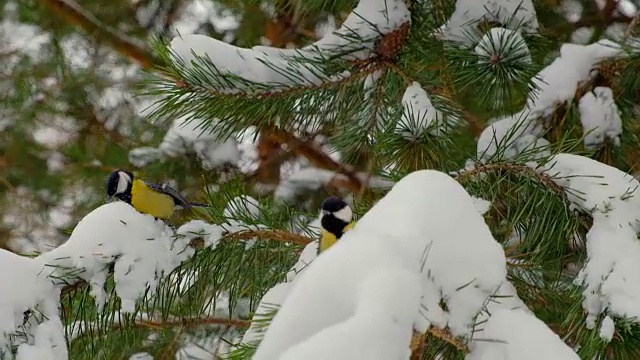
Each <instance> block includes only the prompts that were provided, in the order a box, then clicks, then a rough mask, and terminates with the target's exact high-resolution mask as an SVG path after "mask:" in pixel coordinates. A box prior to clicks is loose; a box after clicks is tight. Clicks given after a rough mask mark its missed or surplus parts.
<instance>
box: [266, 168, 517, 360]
mask: <svg viewBox="0 0 640 360" xmlns="http://www.w3.org/2000/svg"><path fill="white" fill-rule="evenodd" d="M425 258H426V260H425ZM423 262H424V263H423ZM385 272H386V273H388V274H390V275H389V276H396V275H398V276H399V274H400V273H402V274H404V275H403V277H404V278H405V279H409V278H410V276H408V275H407V274H412V275H413V276H416V281H417V283H416V282H414V281H410V283H411V284H412V285H411V286H409V285H408V284H409V283H405V284H398V285H397V288H396V290H395V291H396V292H395V293H394V298H395V299H396V301H397V303H396V304H393V306H392V305H391V304H388V303H387V301H388V298H385V297H383V296H378V297H377V298H376V299H371V300H370V301H371V303H369V304H364V303H362V302H361V300H360V299H361V296H362V291H365V292H366V291H369V290H363V289H364V288H367V289H368V288H369V286H371V289H374V288H375V287H376V286H377V287H378V290H379V291H384V290H383V289H384V288H385V287H386V286H389V284H388V283H389V282H388V281H386V279H385V276H384V275H383V274H384V273H385ZM505 275H506V264H505V257H504V253H503V251H502V248H501V246H500V245H499V244H498V243H497V242H496V241H495V240H494V239H493V237H492V235H491V233H490V231H489V229H488V227H487V225H486V224H485V223H484V219H483V218H482V216H481V215H480V214H479V212H478V209H477V207H476V205H475V203H474V201H473V199H472V198H471V196H469V194H468V193H467V192H466V191H465V190H464V189H463V188H462V186H461V185H460V184H458V183H457V182H456V181H455V180H453V179H452V178H451V177H449V176H448V175H446V174H443V173H440V172H437V171H433V170H422V171H417V172H414V173H411V174H409V175H407V176H406V177H405V178H403V179H402V180H401V181H400V182H398V183H397V184H396V185H395V186H394V187H393V188H392V189H391V191H389V193H388V194H387V195H386V196H385V197H383V198H382V199H381V200H380V201H378V202H377V203H376V205H374V207H373V208H372V209H371V210H369V212H368V213H366V214H365V215H364V216H363V217H362V218H361V219H360V220H359V221H358V225H357V226H356V227H355V228H353V229H351V230H349V231H348V232H347V233H346V234H345V235H344V237H343V238H342V239H341V241H339V242H338V243H337V244H336V245H334V246H333V247H332V248H331V249H329V250H328V251H326V252H325V253H323V255H322V256H320V257H318V258H317V259H315V260H314V261H313V262H312V263H311V265H309V266H308V267H307V268H306V269H305V271H304V272H302V273H301V274H299V275H298V277H297V278H296V281H295V284H294V286H293V289H291V293H290V294H289V295H288V296H287V297H286V299H285V301H284V303H283V304H282V307H281V308H280V310H279V312H278V314H277V315H276V317H275V318H274V319H273V321H272V323H271V325H270V327H269V329H268V330H267V332H266V334H265V336H264V339H263V341H262V343H261V345H260V347H259V348H258V350H257V352H256V354H255V357H254V359H256V360H260V359H272V358H277V357H278V356H281V355H282V356H285V357H286V356H293V355H294V354H308V351H311V350H313V349H315V351H318V352H320V351H322V352H328V351H332V353H331V355H332V356H333V358H334V359H343V358H344V359H347V358H351V357H349V356H350V355H352V352H351V351H353V348H351V347H350V345H349V343H345V342H343V341H341V340H340V338H343V337H344V335H343V333H342V331H344V329H358V331H359V332H360V333H361V334H360V335H361V336H362V337H363V338H365V337H366V336H367V334H368V335H370V336H369V346H371V347H372V354H376V353H380V354H385V356H386V357H384V358H386V359H388V358H393V356H395V357H403V356H406V355H407V351H408V348H407V347H408V345H409V337H406V338H405V334H407V333H410V330H411V328H412V326H411V324H412V323H413V322H417V321H419V322H420V323H421V324H422V326H421V327H425V326H428V325H429V324H438V325H442V326H444V325H448V327H449V329H450V330H451V332H452V333H453V334H455V335H460V336H465V335H466V336H469V335H470V334H471V331H472V327H473V322H474V320H473V319H474V317H475V316H476V315H477V314H478V312H479V311H480V310H482V308H483V307H484V304H485V302H486V301H487V300H488V298H489V297H490V296H491V295H492V294H493V293H495V292H496V291H497V290H498V289H499V287H500V286H501V285H502V284H503V283H504V282H505ZM383 279H384V280H383ZM406 281H409V280H406ZM365 284H366V285H365ZM417 284H420V287H422V290H420V289H418V288H417ZM429 289H430V291H428V290H429ZM416 290H419V291H418V292H416ZM371 291H374V290H371ZM387 291H388V290H387ZM416 294H417V295H416ZM422 294H428V295H430V296H426V297H425V298H424V299H423V300H422V302H423V303H424V302H425V301H426V302H427V303H429V304H430V305H431V306H432V307H433V309H432V308H430V309H429V310H430V312H429V313H428V314H426V318H422V319H421V320H418V316H417V313H414V310H416V309H414V308H413V306H414V305H415V304H416V303H415V302H414V300H415V299H414V297H416V296H417V297H420V296H421V295H422ZM441 299H442V300H443V301H444V302H445V303H446V304H447V308H448V311H444V309H442V308H440V307H439V304H438V303H439V301H440V300H441ZM376 301H379V303H376ZM370 306H371V307H377V308H378V309H379V310H377V313H378V317H379V319H378V320H379V322H377V323H376V324H375V326H371V323H369V322H368V321H374V320H371V319H370V320H367V321H365V320H364V319H365V318H367V317H361V314H364V313H366V312H367V309H368V308H369V307H370ZM309 308H313V309H314V311H312V312H309V311H308V310H307V309H309ZM382 309H385V310H382ZM431 310H433V311H431ZM436 310H437V311H436ZM385 311H386V312H385ZM411 314H414V315H416V316H415V317H414V318H413V321H411V322H405V321H404V320H403V319H406V318H407V317H410V316H411ZM431 315H432V316H436V317H435V318H429V316H431ZM394 316H395V317H397V319H398V323H395V324H394V323H393V321H391V319H393V317H394ZM419 316H420V317H425V314H421V315H419ZM399 324H403V326H401V327H402V329H401V328H400V326H398V325H399ZM323 329H324V330H323ZM351 334H352V336H355V333H354V332H353V331H352V332H351ZM360 335H359V336H360ZM359 336H358V337H359ZM387 337H392V338H394V339H397V340H396V342H395V343H394V344H389V342H387V341H385V340H384V339H385V338H387ZM332 344H336V348H333V346H332ZM332 348H333V349H332ZM386 348H390V349H391V350H388V351H393V356H389V353H387V352H385V351H387V350H385V349H386ZM373 349H377V351H373ZM288 351H291V352H290V353H288V354H287V352H288ZM283 354H284V355H283ZM289 354H291V355H289ZM327 354H328V353H327ZM372 356H373V355H372ZM374 358H377V357H374Z"/></svg>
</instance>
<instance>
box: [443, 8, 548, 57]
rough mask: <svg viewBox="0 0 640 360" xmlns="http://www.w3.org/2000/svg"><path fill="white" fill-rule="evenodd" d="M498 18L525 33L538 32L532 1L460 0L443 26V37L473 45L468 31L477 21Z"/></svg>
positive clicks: (496, 19) (472, 28)
mask: <svg viewBox="0 0 640 360" xmlns="http://www.w3.org/2000/svg"><path fill="white" fill-rule="evenodd" d="M485 20H486V21H496V22H499V23H501V24H502V25H503V26H505V27H507V28H509V27H514V28H516V27H517V28H518V29H520V30H521V31H523V32H526V33H533V32H536V30H537V29H538V19H537V18H536V11H535V9H534V7H533V3H532V1H531V0H458V1H457V2H456V8H455V10H454V12H453V14H451V17H450V18H449V21H448V22H447V24H446V25H445V26H444V27H443V28H442V29H441V30H442V33H441V36H442V38H443V39H446V40H449V41H454V42H457V43H460V44H462V45H466V46H472V45H474V43H475V41H477V39H475V40H474V38H473V37H470V36H469V33H473V32H474V31H476V32H477V30H475V29H474V27H475V26H477V24H478V22H481V21H485Z"/></svg>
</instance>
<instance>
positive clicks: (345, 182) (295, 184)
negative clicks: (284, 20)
mask: <svg viewBox="0 0 640 360" xmlns="http://www.w3.org/2000/svg"><path fill="white" fill-rule="evenodd" d="M355 175H356V176H357V177H358V179H360V182H361V184H362V186H365V187H368V188H374V189H388V188H390V187H391V186H393V181H390V180H385V179H382V178H379V177H375V176H368V175H367V174H366V173H356V174H355ZM329 185H330V186H335V187H337V188H346V189H353V190H357V188H354V187H353V186H351V184H350V181H349V178H348V177H347V176H346V175H343V174H340V173H337V172H335V171H330V170H324V169H318V168H315V167H306V168H302V169H299V170H296V171H294V172H293V173H292V174H291V175H290V176H289V177H288V178H287V179H284V180H283V181H281V182H280V184H279V185H278V187H277V188H276V190H275V193H274V196H275V197H276V198H277V199H280V200H282V201H285V202H292V201H294V200H295V199H296V198H297V196H298V195H300V193H302V192H303V191H305V190H317V189H320V188H321V187H323V186H329Z"/></svg>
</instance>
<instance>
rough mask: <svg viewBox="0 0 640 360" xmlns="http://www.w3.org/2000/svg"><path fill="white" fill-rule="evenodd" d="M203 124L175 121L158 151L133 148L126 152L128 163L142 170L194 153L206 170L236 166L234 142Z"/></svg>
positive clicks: (188, 118)
mask: <svg viewBox="0 0 640 360" xmlns="http://www.w3.org/2000/svg"><path fill="white" fill-rule="evenodd" d="M204 124H206V123H203V122H202V121H201V120H197V119H193V118H192V117H191V116H189V115H185V116H181V117H179V118H176V119H175V120H174V121H173V124H172V126H171V128H169V130H168V131H167V133H166V134H165V135H164V138H163V139H162V142H161V143H160V145H158V147H139V148H135V149H133V150H131V151H130V152H129V161H130V162H131V163H132V164H133V165H135V166H137V167H143V166H145V165H147V164H149V163H152V162H154V161H158V160H163V159H164V158H175V157H178V156H182V155H184V154H186V153H195V154H196V155H197V156H198V159H199V160H200V162H201V164H202V168H203V169H205V170H211V169H214V168H217V167H220V166H223V165H225V164H233V165H235V164H236V163H237V162H238V161H239V160H240V150H239V149H238V142H237V141H236V139H233V138H229V139H222V138H220V137H219V136H218V135H217V134H216V133H214V132H211V131H210V130H208V129H207V128H206V127H204V126H203V125H204Z"/></svg>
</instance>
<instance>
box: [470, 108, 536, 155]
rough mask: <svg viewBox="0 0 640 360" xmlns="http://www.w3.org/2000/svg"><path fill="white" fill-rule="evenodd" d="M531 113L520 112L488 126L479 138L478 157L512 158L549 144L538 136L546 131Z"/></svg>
mask: <svg viewBox="0 0 640 360" xmlns="http://www.w3.org/2000/svg"><path fill="white" fill-rule="evenodd" d="M529 115H530V114H529V113H528V112H518V113H515V114H513V115H510V116H506V117H504V118H501V119H498V120H495V121H494V122H492V123H491V124H490V125H489V126H487V127H486V128H485V129H484V130H483V131H482V133H481V134H480V137H479V138H478V144H477V157H478V159H480V160H487V159H489V158H492V157H496V158H501V159H512V158H515V157H516V156H518V155H519V154H520V153H522V152H523V151H525V150H535V149H537V148H540V147H542V146H545V145H548V143H545V142H546V140H545V139H543V138H538V137H539V136H541V135H542V134H543V133H544V128H543V127H542V126H541V124H540V123H538V122H537V121H532V120H530V119H529Z"/></svg>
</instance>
